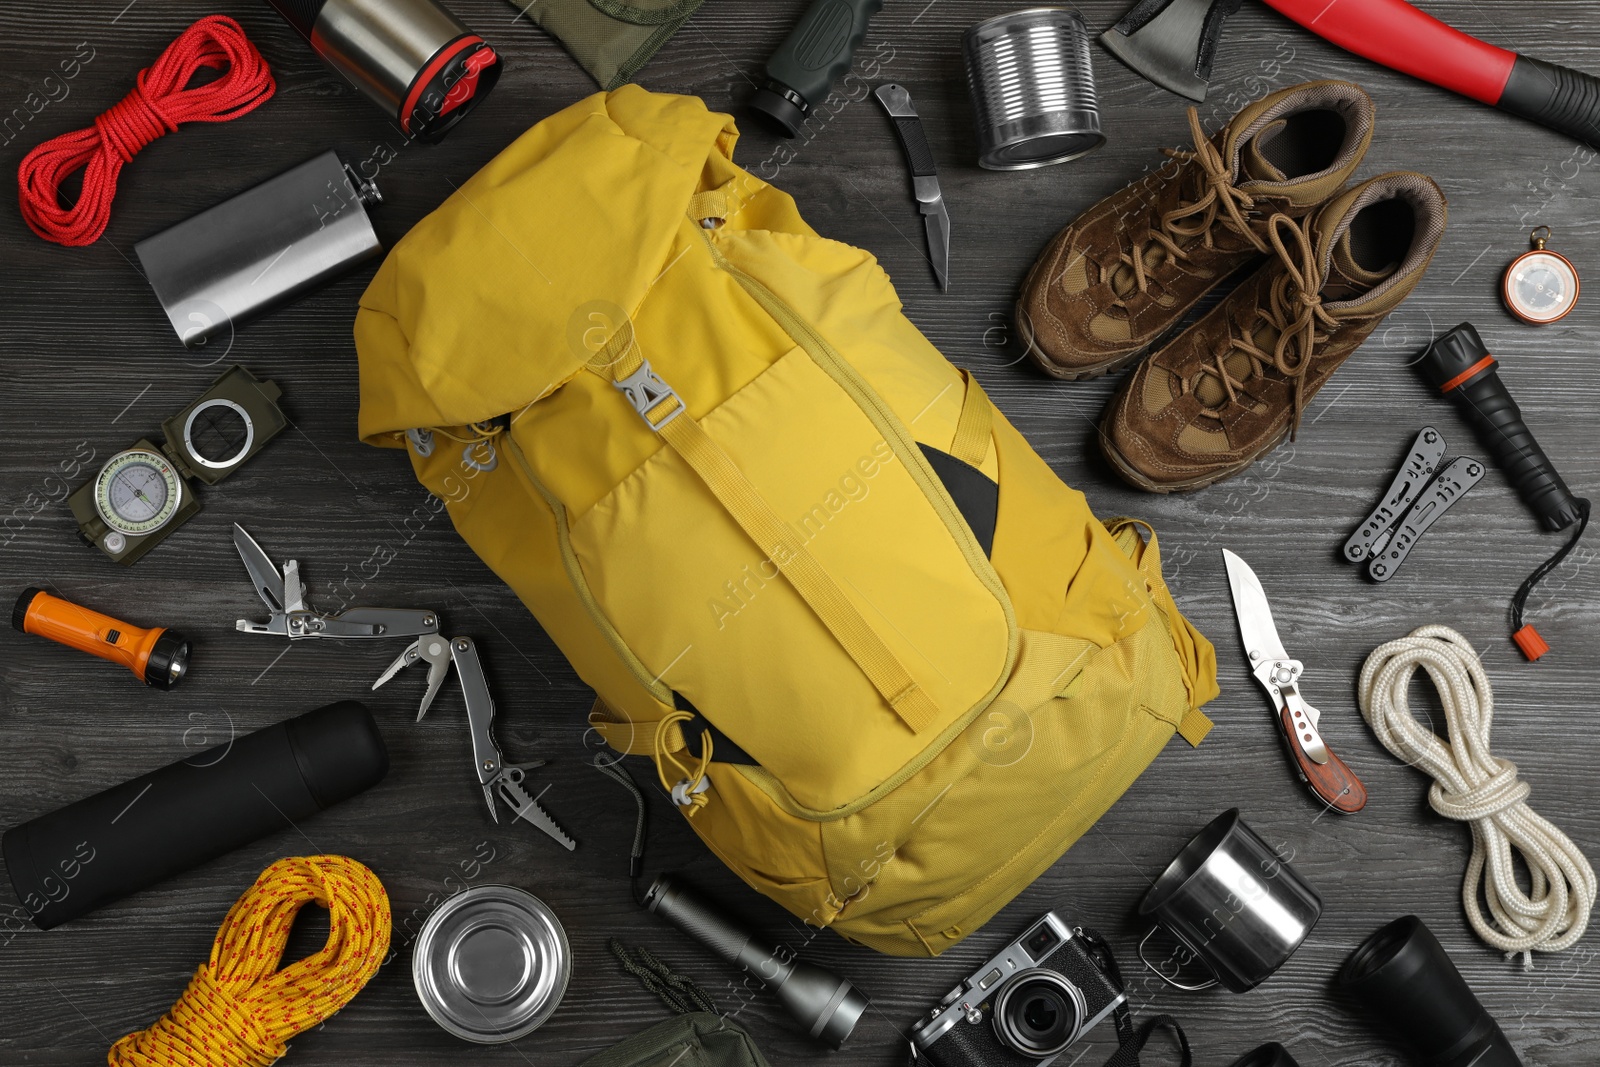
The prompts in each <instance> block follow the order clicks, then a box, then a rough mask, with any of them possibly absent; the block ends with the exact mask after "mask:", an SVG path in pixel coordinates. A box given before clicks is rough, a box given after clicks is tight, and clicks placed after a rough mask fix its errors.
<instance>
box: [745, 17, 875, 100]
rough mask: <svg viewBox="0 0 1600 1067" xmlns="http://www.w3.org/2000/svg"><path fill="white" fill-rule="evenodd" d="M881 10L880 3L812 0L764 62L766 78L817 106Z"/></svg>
mask: <svg viewBox="0 0 1600 1067" xmlns="http://www.w3.org/2000/svg"><path fill="white" fill-rule="evenodd" d="M882 8H883V0H813V3H812V4H811V6H810V7H809V8H807V9H806V13H805V14H804V15H802V16H800V21H799V22H798V23H796V24H795V27H794V29H792V30H790V31H789V36H787V37H785V38H784V39H783V43H782V44H780V45H779V46H778V50H777V51H776V52H774V53H772V58H771V59H769V60H767V77H769V78H771V79H773V80H774V81H776V82H779V83H780V84H782V85H784V86H785V87H787V88H788V89H790V90H792V91H793V92H795V93H798V94H799V95H800V96H801V97H802V98H804V100H805V101H806V103H807V104H809V105H813V106H814V105H816V104H817V103H818V102H820V101H821V100H822V98H823V97H825V96H827V95H828V89H829V88H830V87H831V86H832V85H833V83H834V82H835V81H836V80H838V78H839V76H840V75H842V74H843V73H844V72H845V71H847V70H849V69H850V64H851V62H852V61H853V57H854V55H855V51H856V47H857V46H858V45H859V44H861V40H862V38H864V37H866V35H867V22H868V21H869V20H870V19H871V18H872V16H873V15H875V14H877V13H878V12H879V11H880V10H882Z"/></svg>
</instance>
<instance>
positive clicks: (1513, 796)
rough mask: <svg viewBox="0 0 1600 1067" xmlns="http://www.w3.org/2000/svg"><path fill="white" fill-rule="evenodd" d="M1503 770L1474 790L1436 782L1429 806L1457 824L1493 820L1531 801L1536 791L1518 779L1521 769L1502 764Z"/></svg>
mask: <svg viewBox="0 0 1600 1067" xmlns="http://www.w3.org/2000/svg"><path fill="white" fill-rule="evenodd" d="M1499 762H1500V770H1499V772H1498V773H1496V774H1494V775H1493V776H1491V777H1489V778H1487V779H1485V780H1484V781H1482V782H1480V783H1478V784H1477V785H1475V786H1473V787H1472V788H1470V789H1460V790H1456V789H1447V788H1446V787H1445V786H1444V783H1442V782H1435V783H1434V784H1433V787H1432V788H1431V789H1429V790H1428V804H1429V805H1430V806H1431V807H1432V808H1433V810H1434V811H1436V812H1438V813H1439V814H1440V815H1443V816H1444V817H1445V818H1447V819H1455V820H1456V821H1457V822H1472V821H1473V820H1475V819H1491V818H1493V817H1494V816H1496V815H1499V814H1500V813H1501V812H1503V811H1505V810H1506V809H1507V808H1514V807H1516V806H1517V805H1518V804H1521V803H1522V802H1523V801H1524V800H1527V799H1528V795H1529V794H1531V793H1532V792H1533V787H1532V786H1530V785H1529V784H1528V783H1527V782H1524V781H1523V780H1522V779H1520V778H1518V777H1517V765H1516V764H1515V763H1512V762H1511V761H1510V760H1507V759H1503V760H1500V761H1499Z"/></svg>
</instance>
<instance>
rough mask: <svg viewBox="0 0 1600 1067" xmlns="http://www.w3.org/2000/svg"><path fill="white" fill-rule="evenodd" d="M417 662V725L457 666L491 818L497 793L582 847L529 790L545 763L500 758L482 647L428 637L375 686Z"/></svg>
mask: <svg viewBox="0 0 1600 1067" xmlns="http://www.w3.org/2000/svg"><path fill="white" fill-rule="evenodd" d="M417 663H426V664H427V665H428V691H427V692H426V693H424V694H423V695H422V706H421V707H420V708H418V709H417V721H418V722H421V721H422V717H423V716H424V715H426V714H428V708H429V707H430V706H431V705H432V704H433V698H434V697H435V696H437V695H438V693H439V687H440V686H442V685H443V684H444V676H445V675H446V674H447V673H449V671H450V664H452V663H454V664H455V665H456V678H457V680H458V681H460V682H461V696H462V698H463V699H464V700H465V701H466V704H467V727H468V729H469V730H471V731H472V762H473V765H474V766H475V768H476V769H477V772H478V784H479V785H481V786H483V799H484V801H485V802H487V803H488V805H489V817H490V818H492V819H493V820H494V821H495V822H499V821H500V815H499V812H498V811H497V810H496V808H495V806H494V798H495V794H496V793H498V794H499V795H500V799H501V800H504V801H505V802H506V806H507V807H509V808H510V809H511V811H512V813H513V814H514V815H515V816H516V817H517V818H519V819H525V820H527V821H528V822H530V823H532V824H533V825H534V826H537V827H538V828H539V829H541V830H543V831H544V832H545V833H547V834H549V835H550V836H551V837H553V838H555V839H556V841H557V842H558V843H559V844H560V845H561V847H563V848H565V849H566V850H567V851H569V852H570V851H572V850H573V849H574V848H576V847H577V845H576V843H575V842H574V841H573V840H572V838H570V837H568V836H567V832H566V831H565V830H563V829H561V827H560V826H558V825H556V821H555V820H554V819H552V818H551V817H550V815H549V814H548V813H547V812H546V811H545V810H544V809H543V808H541V807H540V806H539V801H538V800H537V799H535V798H534V797H531V796H529V795H528V791H527V790H526V789H524V788H523V779H524V775H525V773H526V772H527V771H530V770H532V769H533V768H535V767H543V766H544V760H534V761H533V762H532V763H507V762H506V761H505V757H504V756H502V755H501V754H500V746H499V745H498V744H496V743H495V739H494V729H493V727H494V698H493V697H491V696H490V695H489V683H488V680H487V679H486V678H485V677H484V674H483V664H482V662H481V661H479V659H478V649H477V647H476V646H475V645H473V643H472V639H471V638H470V637H441V636H439V635H438V634H425V635H423V636H421V637H419V638H417V639H416V640H415V641H413V642H411V644H410V645H409V646H408V647H407V648H406V650H405V651H404V652H402V653H400V655H398V656H396V657H395V660H394V662H393V663H391V664H389V666H388V668H387V669H385V670H384V672H383V673H382V674H381V675H379V676H378V680H377V681H376V682H373V683H372V688H374V689H376V688H378V687H379V686H380V685H382V684H383V683H385V682H387V681H388V680H389V679H391V678H393V677H394V676H395V675H397V674H399V673H400V672H401V670H403V669H404V668H406V667H410V666H413V665H414V664H417Z"/></svg>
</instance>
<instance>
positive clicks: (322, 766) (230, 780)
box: [0, 700, 389, 930]
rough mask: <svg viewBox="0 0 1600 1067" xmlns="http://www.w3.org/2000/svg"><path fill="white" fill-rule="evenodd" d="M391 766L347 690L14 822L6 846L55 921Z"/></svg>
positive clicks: (22, 894) (23, 880)
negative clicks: (331, 700) (339, 697)
mask: <svg viewBox="0 0 1600 1067" xmlns="http://www.w3.org/2000/svg"><path fill="white" fill-rule="evenodd" d="M388 769H389V754H388V750H387V749H386V748H385V747H384V744H383V737H382V735H381V734H379V733H378V726H377V723H375V722H373V720H372V715H371V714H370V713H369V712H368V711H367V709H366V707H365V706H364V705H362V704H358V703H356V702H355V701H353V700H346V701H341V702H340V703H338V704H329V705H328V706H327V707H324V708H318V709H317V710H316V711H311V712H307V713H306V714H304V715H301V716H298V717H296V718H293V719H287V720H285V721H283V722H280V723H277V724H276V725H274V726H269V727H267V728H266V729H265V730H257V731H256V732H255V733H253V734H246V735H244V736H243V737H238V738H235V739H233V740H230V741H228V742H226V743H224V744H222V745H218V746H217V747H215V748H211V749H207V750H206V751H204V752H196V753H194V754H193V755H191V756H190V757H189V758H188V759H185V760H180V761H179V762H177V763H173V764H170V765H168V766H166V767H163V768H161V769H160V770H157V771H152V772H150V773H149V774H146V775H142V776H140V777H138V778H135V779H133V780H132V781H129V782H124V783H123V784H121V785H117V786H112V787H111V788H110V789H107V790H105V791H104V792H101V793H96V794H95V795H94V796H92V797H85V798H84V799H83V800H80V801H78V802H77V803H75V804H69V805H67V806H66V807H64V808H61V809H59V810H57V811H53V812H51V813H50V814H48V815H41V816H39V817H38V818H37V819H34V820H33V821H32V822H27V823H23V824H22V825H21V826H15V827H12V828H11V829H10V830H8V831H6V834H5V837H4V839H3V842H0V849H3V850H4V853H5V862H6V873H7V874H9V875H10V876H11V884H12V885H13V886H14V887H15V888H16V891H17V898H18V899H19V900H20V901H21V902H22V904H23V906H24V907H25V908H27V909H28V912H29V913H30V914H31V915H32V916H33V922H34V925H36V926H38V927H39V928H40V929H41V930H48V929H50V928H51V927H52V926H58V925H60V924H61V923H64V922H67V921H69V920H72V919H76V918H78V917H79V916H81V915H84V914H87V913H88V912H90V911H92V910H94V909H95V908H97V907H100V906H101V905H102V904H109V903H110V902H111V901H113V900H116V899H118V898H120V897H124V896H127V895H128V894H129V893H134V892H137V891H139V890H140V889H144V888H146V887H147V886H151V885H154V884H155V883H157V882H159V881H162V880H163V879H166V878H170V877H172V876H173V875H175V874H180V873H182V872H183V871H186V870H189V869H191V868H193V867H197V866H199V865H200V864H202V863H205V862H207V861H209V860H212V859H215V858H216V857H218V856H220V855H222V854H223V853H225V852H228V851H230V850H232V849H235V848H238V847H239V846H241V845H245V844H248V843H249V842H251V841H254V840H256V839H257V838H260V837H263V836H265V835H267V834H269V833H273V832H276V831H279V830H287V829H289V828H290V827H291V826H292V825H294V824H296V823H298V822H299V821H300V820H301V819H304V818H306V817H307V816H310V815H314V814H316V813H317V812H318V811H321V810H322V809H323V808H326V807H330V806H332V805H333V804H337V803H338V802H339V801H341V800H346V799H348V798H350V797H353V796H355V795H356V794H357V793H359V792H361V791H362V790H364V789H366V788H368V787H369V786H372V785H375V784H376V783H377V782H378V781H379V780H381V779H382V778H383V776H384V773H385V772H387V771H388ZM295 841H299V838H295Z"/></svg>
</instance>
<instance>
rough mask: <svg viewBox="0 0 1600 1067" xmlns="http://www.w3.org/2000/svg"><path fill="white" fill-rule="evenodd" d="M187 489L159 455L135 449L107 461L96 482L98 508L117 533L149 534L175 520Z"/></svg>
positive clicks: (169, 464)
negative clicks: (173, 517) (174, 516)
mask: <svg viewBox="0 0 1600 1067" xmlns="http://www.w3.org/2000/svg"><path fill="white" fill-rule="evenodd" d="M182 500H183V486H182V483H181V482H180V481H179V479H178V473H177V471H176V470H175V469H173V466H172V463H171V462H170V461H168V459H167V458H166V457H165V456H163V455H161V454H160V453H157V452H151V451H149V450H147V449H143V448H131V449H129V450H128V451H126V452H118V453H117V454H116V455H114V456H112V457H111V458H110V459H109V460H107V461H106V465H105V466H104V467H102V468H101V469H100V477H99V478H97V479H96V480H95V508H96V510H97V511H99V512H100V518H102V519H104V520H105V524H106V525H107V526H109V527H110V528H111V530H112V532H114V533H119V534H122V535H128V534H149V533H154V532H155V531H156V530H159V529H161V527H163V526H165V525H166V524H167V523H168V522H170V521H171V520H172V516H173V515H174V514H175V513H176V512H177V510H178V505H179V504H180V503H181V502H182Z"/></svg>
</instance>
